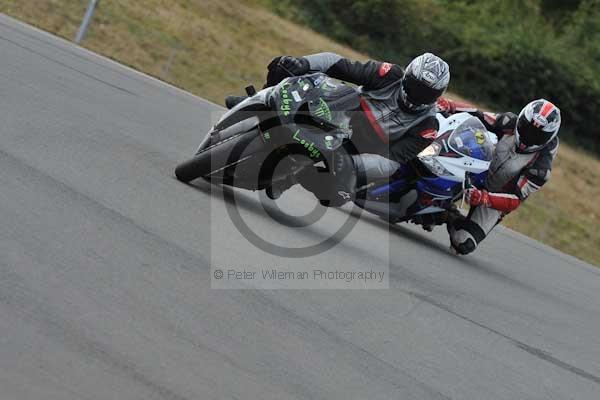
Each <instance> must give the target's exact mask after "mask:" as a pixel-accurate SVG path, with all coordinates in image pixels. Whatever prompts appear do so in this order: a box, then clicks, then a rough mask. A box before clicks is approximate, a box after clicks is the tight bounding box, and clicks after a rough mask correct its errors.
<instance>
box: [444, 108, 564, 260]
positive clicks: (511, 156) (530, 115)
mask: <svg viewBox="0 0 600 400" xmlns="http://www.w3.org/2000/svg"><path fill="white" fill-rule="evenodd" d="M438 108H439V111H440V112H442V113H444V114H453V113H457V112H469V113H471V114H472V115H475V116H476V117H478V118H479V119H480V120H481V121H482V122H483V124H484V125H485V127H486V128H487V129H488V130H489V131H490V132H493V133H495V134H496V135H497V136H498V144H497V145H496V149H495V151H494V156H493V159H492V162H491V164H490V168H489V171H488V175H487V178H486V181H485V185H484V187H482V188H471V189H469V190H468V191H467V193H466V199H467V201H468V203H469V204H470V205H471V209H470V211H469V214H468V215H467V217H466V218H465V217H462V216H460V217H457V218H456V219H454V220H450V221H449V222H448V225H447V227H448V233H449V235H450V242H451V245H452V248H453V249H454V250H455V251H456V252H457V253H458V254H469V253H471V252H473V251H474V250H475V249H476V248H477V246H478V245H479V243H481V241H482V240H483V239H485V237H486V236H487V235H488V234H489V233H490V231H491V230H492V229H493V228H494V227H495V226H496V224H498V223H499V222H500V220H501V219H502V218H503V217H504V216H505V215H507V214H508V213H510V212H511V211H514V210H515V209H516V208H517V207H519V205H520V204H521V203H522V202H523V201H525V200H526V199H527V198H528V197H529V196H530V195H531V194H532V193H534V192H536V191H538V190H540V188H541V187H542V186H543V185H544V184H545V183H546V182H547V181H548V180H549V179H550V175H551V171H552V162H553V161H554V159H555V158H556V154H557V152H558V145H559V140H558V131H559V129H560V123H561V116H560V109H559V108H558V107H556V106H555V105H554V104H552V103H551V102H550V101H548V100H545V99H538V100H534V101H532V102H530V103H529V104H527V105H526V106H525V107H524V108H523V109H522V110H521V112H520V113H519V115H518V116H517V115H515V114H513V113H511V112H506V113H500V114H493V113H488V112H482V111H480V110H477V109H476V108H474V107H473V106H471V105H468V104H464V103H458V102H454V101H451V100H447V99H444V98H441V99H440V100H438Z"/></svg>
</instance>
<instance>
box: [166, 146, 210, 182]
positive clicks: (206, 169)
mask: <svg viewBox="0 0 600 400" xmlns="http://www.w3.org/2000/svg"><path fill="white" fill-rule="evenodd" d="M210 164H211V163H210V156H209V155H208V153H200V154H198V155H197V156H194V158H190V159H189V160H186V161H184V162H182V163H181V164H179V165H178V166H177V168H175V177H177V180H179V181H181V182H183V183H189V182H191V181H193V180H194V179H197V178H200V177H204V176H205V175H208V174H209V173H210V172H211V171H210V169H211V165H210Z"/></svg>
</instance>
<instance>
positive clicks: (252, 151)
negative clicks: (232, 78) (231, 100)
mask: <svg viewBox="0 0 600 400" xmlns="http://www.w3.org/2000/svg"><path fill="white" fill-rule="evenodd" d="M247 92H248V95H249V97H248V98H247V99H245V100H244V101H242V102H241V103H240V104H238V105H236V106H235V107H234V108H233V109H231V110H229V111H228V112H227V113H225V115H223V116H222V117H221V119H220V120H219V121H218V123H217V124H216V125H215V126H214V128H213V129H212V130H211V131H210V132H209V133H208V134H207V135H206V137H205V138H204V139H203V140H202V142H201V144H200V146H199V147H198V150H197V151H196V154H195V155H194V157H193V158H191V159H189V160H187V161H185V162H183V163H181V164H180V165H178V166H177V168H176V169H175V175H176V177H177V179H178V180H180V181H182V182H186V183H187V182H190V181H192V180H194V179H197V178H204V179H206V180H209V181H211V182H216V183H222V184H225V185H230V186H235V187H239V188H244V189H249V190H263V189H266V190H267V194H268V195H269V197H271V198H276V197H278V196H279V195H280V194H281V192H283V191H284V190H285V189H287V188H288V187H289V186H291V184H293V183H295V182H296V179H295V178H296V175H298V174H301V173H302V171H304V170H306V169H309V168H313V169H314V168H320V169H321V170H328V169H329V166H331V165H333V163H334V162H335V157H336V156H339V152H341V151H344V152H351V150H349V149H348V148H347V147H348V145H349V143H350V139H351V136H352V131H351V128H350V117H351V111H352V110H356V109H357V108H358V107H359V104H360V97H359V94H358V92H357V90H356V89H355V88H353V87H351V86H348V85H345V84H343V83H341V82H338V81H336V80H333V79H331V78H329V77H328V76H327V75H325V74H322V73H316V74H311V75H304V76H298V77H289V78H286V79H284V80H282V81H281V82H280V83H279V84H277V85H276V86H273V87H269V88H266V89H263V90H261V91H259V92H255V90H254V89H253V88H252V87H249V88H247Z"/></svg>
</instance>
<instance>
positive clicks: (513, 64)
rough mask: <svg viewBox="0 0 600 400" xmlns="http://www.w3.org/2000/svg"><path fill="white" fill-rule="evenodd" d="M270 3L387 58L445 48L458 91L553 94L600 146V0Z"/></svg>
mask: <svg viewBox="0 0 600 400" xmlns="http://www.w3.org/2000/svg"><path fill="white" fill-rule="evenodd" d="M269 3H270V5H271V7H272V9H274V10H275V11H276V12H278V13H279V14H281V15H283V16H285V17H288V18H291V19H294V20H296V21H299V22H301V23H303V24H305V25H308V26H310V27H312V28H313V29H315V30H316V31H318V32H322V33H324V34H326V35H328V36H331V37H333V38H335V39H336V40H339V41H341V42H343V43H345V44H348V45H350V46H351V47H353V48H355V49H357V50H361V51H364V52H366V53H368V54H370V55H371V56H373V57H375V58H378V59H381V60H386V61H390V62H395V63H398V64H401V65H404V64H405V63H406V62H408V61H409V60H410V59H411V58H412V57H414V56H416V55H418V54H421V53H423V52H425V51H431V52H433V53H436V54H438V55H440V56H441V57H443V58H444V59H446V60H447V61H448V62H449V64H450V68H451V76H452V78H451V83H450V85H451V90H453V91H455V92H459V93H461V94H463V95H465V96H468V97H470V98H471V99H473V100H474V101H477V102H481V103H485V104H487V105H489V106H491V107H493V108H496V109H498V110H512V111H514V112H518V111H519V110H520V109H521V107H522V106H523V105H525V104H526V103H527V102H529V101H530V100H532V99H533V98H539V97H545V98H547V99H548V100H551V101H553V102H555V103H556V105H558V106H559V107H560V108H561V110H562V112H563V130H562V136H563V137H567V138H568V139H569V141H571V142H575V143H577V144H579V145H583V146H585V147H586V148H588V149H590V150H592V151H595V152H596V153H597V154H600V132H599V131H600V0H521V1H517V0H456V1H451V0H353V1H352V0H269ZM324 50H326V49H324ZM290 52H293V49H290Z"/></svg>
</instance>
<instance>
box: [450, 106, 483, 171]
mask: <svg viewBox="0 0 600 400" xmlns="http://www.w3.org/2000/svg"><path fill="white" fill-rule="evenodd" d="M448 145H449V146H450V148H451V149H452V150H453V151H455V152H456V153H458V154H462V155H464V156H467V157H472V158H476V159H478V160H482V161H492V156H493V154H494V143H493V142H492V141H491V139H490V137H489V134H488V133H487V131H486V129H485V126H483V124H482V123H481V121H480V120H478V119H477V118H475V117H472V118H469V119H467V120H466V121H464V122H463V123H462V124H460V125H459V126H458V127H456V129H454V132H452V134H451V135H450V137H449V138H448Z"/></svg>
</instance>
